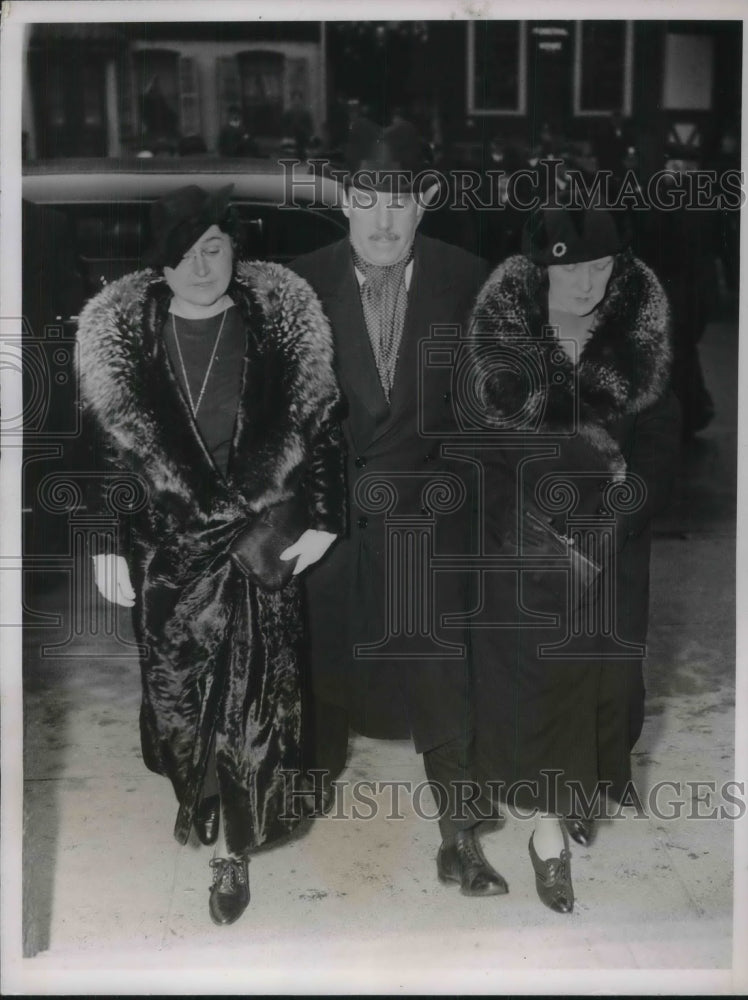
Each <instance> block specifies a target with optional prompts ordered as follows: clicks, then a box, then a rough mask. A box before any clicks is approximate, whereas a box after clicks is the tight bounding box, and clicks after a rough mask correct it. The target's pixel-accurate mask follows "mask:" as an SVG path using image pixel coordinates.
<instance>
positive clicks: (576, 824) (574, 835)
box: [564, 816, 595, 847]
mask: <svg viewBox="0 0 748 1000" xmlns="http://www.w3.org/2000/svg"><path fill="white" fill-rule="evenodd" d="M564 826H565V827H566V832H567V833H568V834H569V836H570V837H571V839H572V840H575V841H576V842H577V843H578V844H581V845H582V847H589V845H590V844H591V843H592V841H593V840H594V839H595V821H594V819H581V818H580V817H579V816H567V817H566V819H565V820H564Z"/></svg>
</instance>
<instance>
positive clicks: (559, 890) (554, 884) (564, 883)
mask: <svg viewBox="0 0 748 1000" xmlns="http://www.w3.org/2000/svg"><path fill="white" fill-rule="evenodd" d="M529 851H530V861H531V862H532V867H533V870H534V871H535V888H536V889H537V891H538V896H539V897H540V901H541V902H542V903H544V904H545V905H546V906H547V907H549V908H550V909H551V910H554V911H555V912H556V913H571V911H572V910H573V909H574V889H573V887H572V884H571V860H570V855H569V852H568V851H567V850H566V848H564V849H563V850H562V851H561V856H560V857H559V858H546V859H545V860H543V859H542V858H539V857H538V854H537V851H536V850H535V845H534V844H533V842H532V837H530V843H529Z"/></svg>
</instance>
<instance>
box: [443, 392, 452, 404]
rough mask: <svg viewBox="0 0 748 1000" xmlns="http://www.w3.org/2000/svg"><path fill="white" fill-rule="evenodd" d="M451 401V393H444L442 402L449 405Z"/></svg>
mask: <svg viewBox="0 0 748 1000" xmlns="http://www.w3.org/2000/svg"><path fill="white" fill-rule="evenodd" d="M451 401H452V393H451V392H445V393H444V402H445V403H450V402H451Z"/></svg>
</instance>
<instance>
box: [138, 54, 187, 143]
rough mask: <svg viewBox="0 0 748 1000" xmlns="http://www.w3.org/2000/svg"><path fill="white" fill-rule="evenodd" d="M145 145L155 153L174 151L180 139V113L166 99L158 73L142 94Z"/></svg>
mask: <svg viewBox="0 0 748 1000" xmlns="http://www.w3.org/2000/svg"><path fill="white" fill-rule="evenodd" d="M142 115H143V125H144V132H145V146H146V147H147V148H148V149H150V150H151V151H152V152H153V153H154V154H158V153H172V154H173V153H174V152H175V151H176V147H177V142H178V139H179V115H178V114H177V111H176V109H175V108H173V107H172V106H171V104H170V103H169V101H168V100H167V99H166V95H165V94H164V92H163V90H162V88H161V83H160V82H159V78H158V74H155V75H154V76H153V78H152V79H151V80H150V82H149V84H148V86H147V87H146V89H145V91H144V92H143V96H142Z"/></svg>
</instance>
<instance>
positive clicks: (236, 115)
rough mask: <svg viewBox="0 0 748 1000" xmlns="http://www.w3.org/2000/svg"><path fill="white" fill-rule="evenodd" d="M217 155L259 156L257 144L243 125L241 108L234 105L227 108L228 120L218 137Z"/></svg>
mask: <svg viewBox="0 0 748 1000" xmlns="http://www.w3.org/2000/svg"><path fill="white" fill-rule="evenodd" d="M218 153H219V155H220V156H226V157H237V156H259V149H258V146H257V143H256V142H255V141H254V139H253V138H252V136H251V135H250V132H249V129H248V128H247V126H246V125H245V123H244V118H243V116H242V112H241V108H240V107H239V106H238V105H236V104H232V105H231V107H230V108H229V119H228V121H227V122H226V124H225V125H224V126H223V128H222V129H221V131H220V133H219V135H218Z"/></svg>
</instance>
